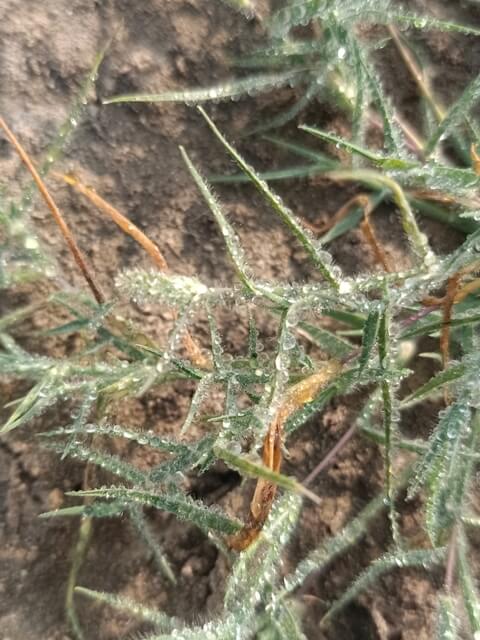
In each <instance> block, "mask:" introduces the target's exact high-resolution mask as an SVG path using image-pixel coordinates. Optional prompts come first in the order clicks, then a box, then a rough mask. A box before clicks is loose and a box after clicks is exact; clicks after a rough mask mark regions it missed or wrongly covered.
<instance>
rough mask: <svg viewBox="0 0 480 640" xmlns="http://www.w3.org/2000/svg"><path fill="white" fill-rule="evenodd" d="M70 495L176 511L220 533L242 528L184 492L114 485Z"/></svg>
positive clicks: (181, 515) (177, 515)
mask: <svg viewBox="0 0 480 640" xmlns="http://www.w3.org/2000/svg"><path fill="white" fill-rule="evenodd" d="M67 495H74V496H87V497H88V496H89V497H92V498H105V499H107V500H121V501H124V502H127V503H130V504H142V505H145V506H147V507H153V508H155V509H160V510H161V511H168V512H169V513H173V514H174V515H175V516H176V517H177V518H179V519H180V520H188V521H189V522H192V523H193V524H196V525H197V526H198V527H200V528H201V529H202V530H210V529H213V530H214V531H218V532H219V533H224V534H232V533H235V532H236V531H238V530H239V529H241V525H240V523H238V522H235V521H234V520H231V519H230V518H228V517H227V516H225V515H224V514H223V513H221V511H220V510H218V509H214V508H213V507H211V508H208V507H206V506H205V505H204V504H203V503H202V502H200V501H199V500H192V499H191V498H189V497H188V496H186V495H184V494H181V493H164V494H161V493H150V492H149V491H141V490H139V489H128V488H127V487H118V486H112V487H105V488H101V489H91V490H88V491H72V492H69V493H68V494H67Z"/></svg>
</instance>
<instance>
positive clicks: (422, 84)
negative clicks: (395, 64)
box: [388, 25, 445, 122]
mask: <svg viewBox="0 0 480 640" xmlns="http://www.w3.org/2000/svg"><path fill="white" fill-rule="evenodd" d="M388 30H389V32H390V35H391V36H392V39H393V41H394V43H395V46H396V47H397V49H398V52H399V53H400V55H401V56H402V59H403V61H404V63H405V65H406V67H407V69H408V70H409V71H410V73H411V75H412V77H413V79H414V80H415V83H416V84H417V86H418V88H419V90H420V93H421V94H422V96H423V97H424V98H425V100H426V101H427V102H428V104H429V105H430V107H431V109H432V111H433V113H434V114H435V117H436V119H437V120H438V121H439V122H440V121H442V120H443V119H444V117H445V110H444V109H443V108H442V107H440V106H439V104H438V103H437V101H436V100H435V97H434V95H433V92H432V90H431V88H430V86H429V84H428V81H427V80H426V78H425V76H424V75H423V73H422V72H421V70H420V69H419V68H418V65H417V63H416V62H415V60H414V58H413V56H412V54H411V52H410V51H409V50H408V49H407V47H406V46H405V45H404V44H403V42H402V39H401V38H400V35H399V33H398V29H397V28H396V27H394V26H393V25H389V26H388Z"/></svg>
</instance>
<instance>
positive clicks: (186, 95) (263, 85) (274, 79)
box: [103, 69, 304, 104]
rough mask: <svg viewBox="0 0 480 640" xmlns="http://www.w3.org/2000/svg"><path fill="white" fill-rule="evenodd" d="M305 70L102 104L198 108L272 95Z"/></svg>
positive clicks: (128, 96) (126, 98)
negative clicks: (179, 104) (265, 93)
mask: <svg viewBox="0 0 480 640" xmlns="http://www.w3.org/2000/svg"><path fill="white" fill-rule="evenodd" d="M303 72H304V70H303V69H294V70H292V71H284V72H279V73H266V74H258V75H254V76H249V77H248V78H243V79H241V80H232V81H230V82H225V83H222V84H219V85H216V86H213V87H209V88H206V89H204V88H200V89H186V90H184V91H164V92H162V93H139V94H128V95H121V96H113V97H111V98H107V99H106V100H103V104H118V103H121V102H184V103H186V104H199V103H202V102H209V101H212V100H213V101H217V100H227V99H232V98H240V97H242V96H245V95H252V94H254V93H261V92H262V91H270V90H271V89H276V88H278V87H281V86H283V85H285V84H289V83H291V82H293V81H294V80H297V79H298V80H300V79H301V77H302V75H303Z"/></svg>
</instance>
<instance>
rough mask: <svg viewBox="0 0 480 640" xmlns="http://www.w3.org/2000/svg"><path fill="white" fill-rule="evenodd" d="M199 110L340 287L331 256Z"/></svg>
mask: <svg viewBox="0 0 480 640" xmlns="http://www.w3.org/2000/svg"><path fill="white" fill-rule="evenodd" d="M199 110H200V112H201V114H202V115H203V117H204V118H205V120H206V121H207V123H208V125H209V127H210V129H211V130H212V131H213V133H214V134H215V136H216V137H217V138H218V140H219V141H220V142H221V143H222V145H223V147H224V148H225V149H226V150H227V151H228V153H229V154H230V155H231V156H232V158H233V159H234V160H235V162H236V163H237V164H238V166H239V167H240V169H242V171H244V172H245V173H246V175H248V176H249V178H250V179H251V181H252V182H253V184H254V185H255V186H256V187H257V189H258V190H259V191H260V193H261V194H262V195H263V196H264V198H265V199H266V200H267V202H269V204H271V206H272V207H273V209H274V210H275V212H276V213H277V214H278V216H279V217H280V219H281V220H282V221H283V222H284V223H285V224H286V225H287V227H288V228H289V229H290V230H291V231H292V233H293V234H294V235H295V237H296V238H297V239H298V240H299V241H300V242H301V244H302V245H303V247H304V249H305V250H306V252H307V253H308V255H309V256H310V258H311V259H312V261H313V263H314V264H315V266H316V267H317V268H318V270H319V271H320V272H321V274H322V275H323V276H324V278H325V279H326V280H327V282H328V283H329V284H330V285H331V286H332V287H334V288H335V289H338V286H339V285H338V278H337V276H336V275H334V271H333V269H332V267H331V257H330V256H329V255H328V254H327V253H326V252H324V251H321V250H320V249H318V248H317V246H316V244H315V241H314V239H313V238H312V237H311V235H310V234H309V232H308V231H307V230H306V229H305V228H304V227H303V226H302V224H301V223H300V221H299V220H298V219H297V218H296V217H295V215H294V214H293V212H292V211H290V209H289V208H288V207H287V206H285V204H284V203H283V202H282V200H281V198H280V197H279V196H278V195H277V194H276V193H274V192H273V191H272V190H271V189H270V187H269V186H268V184H267V183H266V182H265V181H264V180H262V179H261V178H260V177H259V176H258V174H257V173H256V172H255V170H254V169H253V168H252V167H251V166H250V165H249V164H248V163H247V162H245V160H243V158H242V157H241V156H240V155H239V154H238V153H237V151H236V150H235V149H234V148H233V147H232V146H231V145H230V144H229V143H228V142H227V140H226V139H225V138H224V136H223V135H222V134H221V133H220V131H219V130H218V129H217V127H216V126H215V124H214V123H213V122H212V120H210V118H209V117H208V115H207V114H206V113H205V111H204V110H203V109H202V108H201V107H199Z"/></svg>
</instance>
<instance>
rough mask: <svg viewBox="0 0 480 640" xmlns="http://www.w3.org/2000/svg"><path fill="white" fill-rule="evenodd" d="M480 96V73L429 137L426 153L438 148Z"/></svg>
mask: <svg viewBox="0 0 480 640" xmlns="http://www.w3.org/2000/svg"><path fill="white" fill-rule="evenodd" d="M479 98H480V75H478V76H477V77H476V78H475V79H474V80H473V81H472V82H471V83H470V84H469V85H468V87H467V88H466V89H465V91H464V92H463V93H462V95H461V96H460V97H459V98H458V100H457V101H456V102H455V103H454V104H453V105H452V106H451V107H450V109H449V111H448V113H447V115H446V116H445V117H444V119H443V120H442V121H441V122H440V124H439V125H438V127H437V128H436V130H435V131H434V132H433V134H432V135H431V137H430V138H429V140H428V142H427V144H426V145H425V154H426V155H427V156H428V155H430V154H431V153H432V152H433V151H434V150H435V148H436V146H437V144H438V143H439V142H440V140H443V139H445V137H446V136H447V135H448V133H450V131H451V130H452V128H453V127H454V126H455V125H456V124H458V122H460V120H462V119H463V118H464V117H465V116H466V115H468V113H469V111H470V109H471V108H472V107H473V105H474V104H475V102H476V101H477V100H478V99H479Z"/></svg>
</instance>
